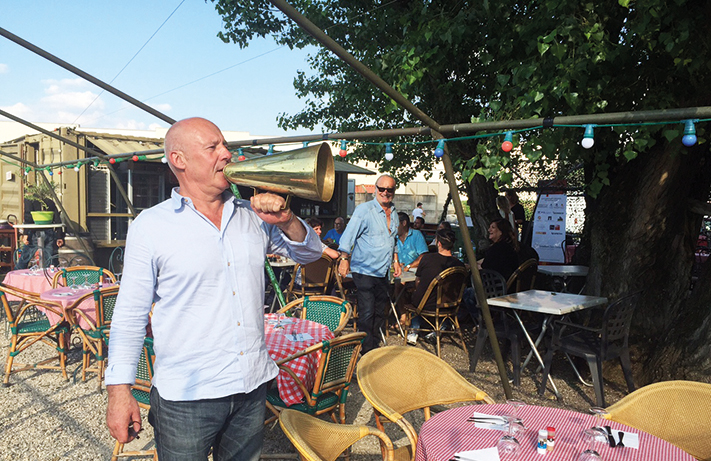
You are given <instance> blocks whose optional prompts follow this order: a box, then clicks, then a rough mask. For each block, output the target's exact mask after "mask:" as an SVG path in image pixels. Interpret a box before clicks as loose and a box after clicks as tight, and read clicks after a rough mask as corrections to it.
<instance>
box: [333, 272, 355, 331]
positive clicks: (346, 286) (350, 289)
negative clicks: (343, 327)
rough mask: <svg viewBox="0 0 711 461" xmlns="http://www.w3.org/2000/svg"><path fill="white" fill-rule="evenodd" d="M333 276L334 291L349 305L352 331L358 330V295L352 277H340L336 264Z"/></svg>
mask: <svg viewBox="0 0 711 461" xmlns="http://www.w3.org/2000/svg"><path fill="white" fill-rule="evenodd" d="M333 272H334V278H335V279H336V293H337V294H338V296H339V297H340V298H341V299H343V300H345V301H348V302H349V303H350V305H351V320H353V331H357V330H358V325H357V323H358V296H357V288H356V286H355V283H354V282H353V279H352V278H349V277H342V276H341V274H340V273H339V272H338V266H336V267H334V270H333Z"/></svg>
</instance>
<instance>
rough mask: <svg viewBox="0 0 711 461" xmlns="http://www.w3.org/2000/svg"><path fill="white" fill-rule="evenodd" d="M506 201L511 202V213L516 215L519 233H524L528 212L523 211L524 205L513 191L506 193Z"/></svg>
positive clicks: (515, 220) (515, 219)
mask: <svg viewBox="0 0 711 461" xmlns="http://www.w3.org/2000/svg"><path fill="white" fill-rule="evenodd" d="M505 195H506V200H508V201H509V205H510V207H511V212H512V213H513V215H514V222H515V223H516V228H517V229H519V233H521V234H523V233H524V227H525V223H526V210H524V209H523V205H521V203H520V202H519V200H518V195H517V194H516V192H514V191H512V190H507V191H506V194H505Z"/></svg>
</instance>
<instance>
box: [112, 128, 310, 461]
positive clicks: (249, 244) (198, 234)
mask: <svg viewBox="0 0 711 461" xmlns="http://www.w3.org/2000/svg"><path fill="white" fill-rule="evenodd" d="M165 155H166V158H167V160H168V164H169V166H170V168H171V170H172V171H173V173H174V174H175V176H176V178H177V179H178V184H179V187H177V188H175V189H173V192H172V196H171V198H170V199H168V200H166V201H164V202H163V203H160V204H159V205H156V206H155V207H153V208H150V209H148V210H145V211H143V212H142V213H141V214H140V215H139V216H138V218H137V219H136V220H135V221H134V222H133V224H132V225H131V227H130V229H129V233H128V238H127V240H126V256H125V260H124V270H123V277H122V280H121V289H120V291H119V296H118V301H117V304H116V309H115V312H114V316H113V319H112V325H111V340H110V344H109V350H110V354H109V365H108V367H107V369H106V385H107V386H106V387H107V389H108V397H109V403H108V409H107V415H106V420H107V425H108V427H109V430H110V432H111V435H112V436H113V437H114V438H116V440H118V441H119V442H123V443H125V442H128V441H130V440H131V439H133V438H134V436H135V434H136V433H137V432H138V431H140V426H141V415H140V413H139V409H138V404H137V403H136V400H135V399H134V398H133V396H132V395H131V392H130V384H131V383H133V382H134V377H135V375H136V365H137V362H138V359H139V355H140V352H141V347H142V344H143V337H144V334H145V331H146V325H147V324H148V315H149V312H150V311H151V306H152V305H153V304H154V303H155V305H154V307H153V315H152V320H151V326H152V330H153V335H154V349H155V353H156V361H155V373H154V376H153V387H152V390H151V410H150V412H149V415H148V420H149V422H150V423H151V424H152V425H153V427H154V432H155V440H156V449H157V451H158V458H159V459H161V460H180V461H182V460H186V461H187V460H199V459H203V460H204V459H207V456H208V453H209V451H210V449H211V448H212V449H213V456H214V457H215V459H219V460H227V459H234V460H255V461H256V460H257V459H259V456H260V453H261V449H262V427H263V423H264V408H265V405H264V402H265V398H266V383H267V382H268V381H270V380H271V379H272V378H274V377H275V376H276V375H277V372H278V369H277V367H276V365H275V363H274V361H273V360H272V359H271V358H270V357H269V354H268V352H267V349H266V346H265V343H264V311H263V306H264V272H263V271H264V259H265V255H266V254H267V253H275V254H281V255H283V256H288V257H290V258H292V259H294V260H295V261H297V262H299V263H302V264H306V263H309V262H312V261H315V260H316V259H318V258H319V257H320V256H321V244H320V241H319V239H318V237H317V236H316V234H315V233H314V232H313V230H311V228H310V227H309V226H306V225H304V223H303V222H302V221H301V220H300V219H299V218H297V217H296V216H294V214H293V213H292V212H291V211H290V210H289V209H288V208H287V209H284V210H283V209H282V206H283V205H284V199H283V198H282V197H280V196H278V195H274V194H268V193H265V194H259V195H256V196H254V197H252V199H251V203H250V202H249V201H246V200H236V199H235V198H234V196H232V194H230V193H229V191H226V189H227V188H228V186H229V183H228V181H227V180H226V179H225V176H224V174H223V169H224V168H225V166H226V165H227V164H228V163H229V162H230V161H231V158H232V155H231V153H230V152H229V151H228V150H227V147H226V143H225V139H224V137H223V136H222V133H221V132H220V130H219V128H217V126H215V125H214V124H213V123H211V122H209V121H208V120H205V119H202V118H190V119H186V120H181V121H179V122H177V123H175V124H174V125H173V126H172V127H171V128H170V129H169V130H168V133H167V134H166V137H165Z"/></svg>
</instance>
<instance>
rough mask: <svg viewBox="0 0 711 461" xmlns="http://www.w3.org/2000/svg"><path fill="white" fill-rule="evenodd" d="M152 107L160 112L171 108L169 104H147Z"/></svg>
mask: <svg viewBox="0 0 711 461" xmlns="http://www.w3.org/2000/svg"><path fill="white" fill-rule="evenodd" d="M148 105H149V106H151V107H152V108H154V109H156V110H159V111H161V112H168V111H169V110H170V109H172V108H173V106H171V105H170V104H148Z"/></svg>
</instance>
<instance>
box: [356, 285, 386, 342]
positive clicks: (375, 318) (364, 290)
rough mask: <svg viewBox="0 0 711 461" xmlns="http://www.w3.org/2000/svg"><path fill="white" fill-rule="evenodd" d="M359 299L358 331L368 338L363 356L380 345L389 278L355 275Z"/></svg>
mask: <svg viewBox="0 0 711 461" xmlns="http://www.w3.org/2000/svg"><path fill="white" fill-rule="evenodd" d="M353 283H355V286H356V288H357V289H358V291H357V294H356V296H357V299H358V331H364V332H365V333H366V334H367V336H366V337H365V341H364V342H363V349H362V351H363V354H365V353H366V352H368V351H370V350H372V349H375V348H376V347H378V345H379V344H380V330H381V328H382V327H383V325H384V324H385V312H386V310H387V309H388V304H389V303H390V298H389V296H388V288H389V283H388V278H387V277H371V276H370V275H363V274H358V273H355V272H354V273H353Z"/></svg>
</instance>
